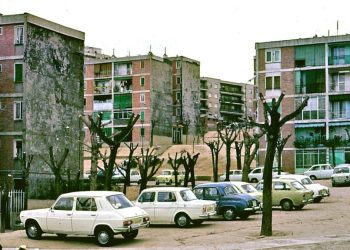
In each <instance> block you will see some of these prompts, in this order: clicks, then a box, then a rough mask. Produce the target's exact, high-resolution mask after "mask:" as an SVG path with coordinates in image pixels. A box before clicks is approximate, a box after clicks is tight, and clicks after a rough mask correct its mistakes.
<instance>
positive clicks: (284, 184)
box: [256, 179, 313, 211]
mask: <svg viewBox="0 0 350 250" xmlns="http://www.w3.org/2000/svg"><path fill="white" fill-rule="evenodd" d="M256 189H257V190H258V191H261V192H263V189H264V181H263V180H261V181H260V182H259V183H258V184H257V186H256ZM312 195H313V192H312V191H310V190H308V189H306V187H304V186H303V185H302V184H301V183H300V182H299V181H296V180H289V179H273V180H272V206H280V207H281V208H282V210H285V211H289V210H292V209H293V208H295V209H296V210H300V209H302V208H303V207H304V206H305V205H306V204H308V203H311V202H312V201H313V198H312Z"/></svg>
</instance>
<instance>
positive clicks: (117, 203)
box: [107, 194, 134, 209]
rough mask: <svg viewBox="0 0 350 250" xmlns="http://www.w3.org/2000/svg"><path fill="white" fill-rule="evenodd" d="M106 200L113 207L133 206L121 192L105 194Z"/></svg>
mask: <svg viewBox="0 0 350 250" xmlns="http://www.w3.org/2000/svg"><path fill="white" fill-rule="evenodd" d="M107 200H108V201H109V203H111V205H112V206H113V207H114V208H115V209H122V208H128V207H133V206H134V205H133V204H132V203H131V202H130V201H129V200H128V199H127V198H126V197H125V196H124V195H122V194H115V195H111V196H107Z"/></svg>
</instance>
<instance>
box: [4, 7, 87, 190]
mask: <svg viewBox="0 0 350 250" xmlns="http://www.w3.org/2000/svg"><path fill="white" fill-rule="evenodd" d="M84 36H85V35H84V33H83V32H80V31H77V30H74V29H71V28H68V27H64V26H62V25H59V24H57V23H53V22H50V21H48V20H45V19H42V18H39V17H36V16H34V15H31V14H28V13H24V14H18V15H0V86H1V87H0V159H1V160H0V185H3V184H4V182H5V179H6V178H7V177H8V176H9V175H10V176H12V177H13V178H14V188H16V189H22V188H23V166H24V165H25V164H27V163H28V162H27V160H28V156H29V155H34V158H33V161H32V162H31V173H38V174H31V175H30V181H31V182H32V183H31V184H33V185H31V190H30V192H31V193H32V194H33V193H35V192H36V188H39V186H40V185H39V183H38V182H36V180H38V178H42V177H45V178H46V177H48V176H52V171H51V170H50V169H49V167H48V166H47V164H45V163H44V161H43V160H41V158H40V157H39V155H41V156H42V157H43V158H46V159H47V160H49V151H48V148H49V147H51V146H52V147H53V151H54V154H55V156H57V157H58V156H59V155H61V154H62V153H63V151H64V149H65V148H67V149H69V154H68V157H67V159H66V161H65V163H64V166H63V168H64V169H66V170H67V171H69V170H71V172H72V174H73V173H78V171H79V168H80V166H81V165H80V162H81V156H82V155H81V152H82V151H81V144H80V143H79V140H80V139H81V138H80V136H83V135H82V134H81V133H79V131H80V130H81V123H80V121H79V114H80V113H81V112H83V100H84V99H83V86H84V85H83V63H84V61H83V58H84V57H83V50H84ZM25 156H27V158H26V157H25ZM52 186H53V182H52ZM52 186H50V185H46V186H45V188H44V189H45V190H46V192H48V193H49V192H51V191H52ZM42 189H43V188H42Z"/></svg>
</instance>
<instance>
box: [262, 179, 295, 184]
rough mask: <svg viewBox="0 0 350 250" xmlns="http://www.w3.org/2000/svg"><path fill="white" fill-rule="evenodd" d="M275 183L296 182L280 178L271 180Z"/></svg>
mask: <svg viewBox="0 0 350 250" xmlns="http://www.w3.org/2000/svg"><path fill="white" fill-rule="evenodd" d="M263 181H264V180H261V181H259V182H263ZM276 181H280V182H288V183H290V182H293V181H297V180H295V179H283V178H282V179H281V178H278V179H272V182H276Z"/></svg>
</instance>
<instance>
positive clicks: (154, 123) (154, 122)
mask: <svg viewBox="0 0 350 250" xmlns="http://www.w3.org/2000/svg"><path fill="white" fill-rule="evenodd" d="M156 124H157V120H153V119H152V120H151V141H150V143H149V146H150V147H153V136H154V127H155V126H156Z"/></svg>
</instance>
